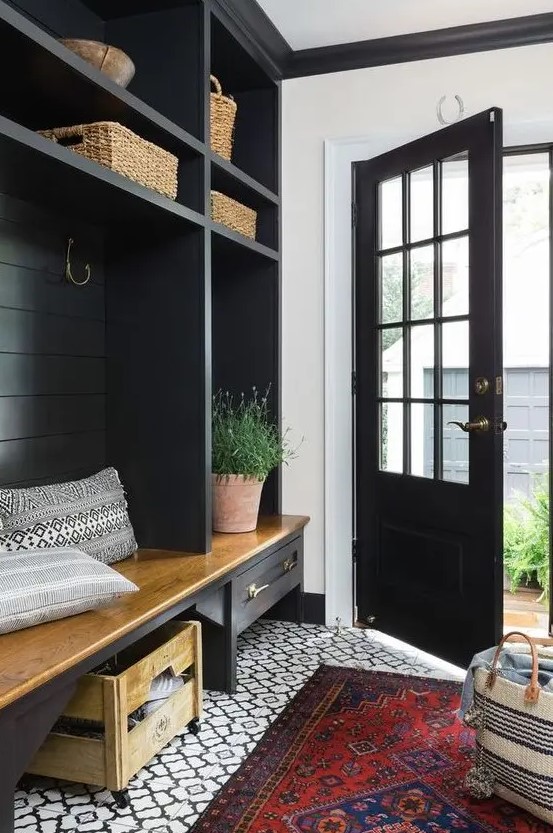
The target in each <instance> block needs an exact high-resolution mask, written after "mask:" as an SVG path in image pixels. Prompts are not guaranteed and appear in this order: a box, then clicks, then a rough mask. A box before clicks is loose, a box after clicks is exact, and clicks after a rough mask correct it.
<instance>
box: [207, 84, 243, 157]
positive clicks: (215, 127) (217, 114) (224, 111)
mask: <svg viewBox="0 0 553 833" xmlns="http://www.w3.org/2000/svg"><path fill="white" fill-rule="evenodd" d="M210 79H211V83H212V84H213V86H214V87H215V92H214V93H211V112H210V115H211V150H214V151H215V153H218V154H219V156H222V157H223V158H224V159H228V160H229V161H230V158H231V156H232V145H233V143H234V122H235V120H236V112H237V110H238V105H237V104H236V102H235V101H234V99H232V98H230V97H229V96H226V95H223V89H222V87H221V84H220V83H219V80H218V79H217V78H215V76H214V75H210Z"/></svg>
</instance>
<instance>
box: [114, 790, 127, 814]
mask: <svg viewBox="0 0 553 833" xmlns="http://www.w3.org/2000/svg"><path fill="white" fill-rule="evenodd" d="M112 796H113V800H114V801H115V804H116V805H117V807H119V809H120V810H126V809H127V807H130V806H131V799H130V797H129V792H128V790H119V791H118V792H112Z"/></svg>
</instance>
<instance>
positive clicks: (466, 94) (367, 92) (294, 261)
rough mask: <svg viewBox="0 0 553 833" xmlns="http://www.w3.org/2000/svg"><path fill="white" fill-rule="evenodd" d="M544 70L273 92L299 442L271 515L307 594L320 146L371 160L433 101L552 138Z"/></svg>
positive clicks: (516, 52) (287, 397)
mask: <svg viewBox="0 0 553 833" xmlns="http://www.w3.org/2000/svg"><path fill="white" fill-rule="evenodd" d="M552 71H553V45H551V44H544V45H541V46H534V47H523V48H519V49H509V50H501V51H497V52H487V53H481V54H476V55H463V56H459V57H454V58H440V59H437V60H433V61H419V62H416V63H407V64H398V65H395V66H387V67H375V68H372V69H366V70H356V71H354V72H345V73H335V74H332V75H322V76H316V77H313V78H305V79H303V78H299V79H293V80H290V81H285V82H284V84H283V257H284V265H283V357H282V358H283V414H284V419H285V422H286V423H287V424H289V425H291V426H292V427H293V429H294V433H295V435H296V436H304V437H305V442H304V444H303V446H302V448H301V452H300V456H299V459H297V460H295V461H293V463H292V464H291V466H290V468H288V469H285V471H284V477H283V509H284V511H285V512H291V513H301V514H309V515H311V518H312V520H311V524H310V525H309V527H308V528H307V531H306V575H305V580H306V591H307V592H310V593H323V592H324V590H325V587H324V558H325V554H324V476H325V461H324V314H325V310H324V284H323V275H324V216H323V189H324V181H323V179H324V177H323V148H324V141H325V139H334V138H347V137H370V138H371V142H374V147H375V149H376V150H375V152H376V153H380V152H383V151H385V150H387V149H389V148H391V147H394V146H396V145H397V144H400V143H402V142H404V141H409V140H410V139H412V138H416V137H418V136H422V135H424V134H425V133H429V132H432V131H434V130H437V129H438V128H439V124H438V121H437V118H436V104H437V102H438V100H439V98H440V97H441V96H442V95H449V96H453V95H455V94H457V95H460V96H461V97H462V98H463V100H464V103H465V108H466V115H467V116H469V115H472V114H474V113H477V112H479V111H480V110H484V109H487V108H489V107H492V106H498V107H502V108H503V109H504V118H505V143H506V144H507V145H509V144H520V143H523V142H529V141H548V140H553V130H551V123H552V122H553V96H552V95H551V89H550V88H551V76H552ZM327 314H331V310H328V311H327ZM344 558H345V559H346V563H345V564H344V569H349V568H350V567H349V561H348V560H347V559H348V554H346V553H345V554H344Z"/></svg>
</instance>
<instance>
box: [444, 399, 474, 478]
mask: <svg viewBox="0 0 553 833" xmlns="http://www.w3.org/2000/svg"><path fill="white" fill-rule="evenodd" d="M452 420H456V421H457V422H463V423H464V422H468V420H469V409H468V405H444V407H443V425H442V448H443V452H442V453H443V473H442V479H443V480H449V481H453V482H455V483H468V482H469V437H470V434H465V433H464V431H462V430H461V429H460V428H458V427H457V426H456V425H448V422H450V421H452Z"/></svg>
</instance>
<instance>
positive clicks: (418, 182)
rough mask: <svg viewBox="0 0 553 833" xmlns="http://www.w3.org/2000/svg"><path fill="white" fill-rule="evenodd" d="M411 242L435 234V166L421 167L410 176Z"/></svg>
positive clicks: (426, 238) (427, 238) (428, 237)
mask: <svg viewBox="0 0 553 833" xmlns="http://www.w3.org/2000/svg"><path fill="white" fill-rule="evenodd" d="M410 187H411V196H410V204H411V208H410V215H411V220H410V222H411V230H410V231H411V243H416V242H417V240H429V239H430V238H431V237H433V236H434V168H433V167H432V166H430V167H428V168H421V169H420V170H419V171H413V173H412V174H411V176H410Z"/></svg>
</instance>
